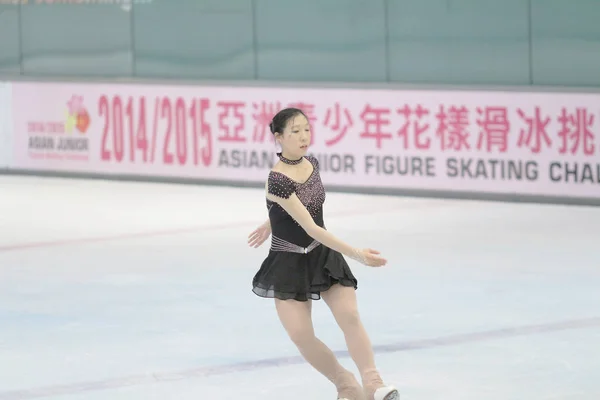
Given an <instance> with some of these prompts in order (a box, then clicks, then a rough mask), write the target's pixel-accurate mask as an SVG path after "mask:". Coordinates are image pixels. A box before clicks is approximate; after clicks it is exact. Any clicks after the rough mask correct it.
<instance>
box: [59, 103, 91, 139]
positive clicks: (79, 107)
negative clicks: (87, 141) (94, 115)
mask: <svg viewBox="0 0 600 400" xmlns="http://www.w3.org/2000/svg"><path fill="white" fill-rule="evenodd" d="M66 114H67V115H66V118H67V121H66V123H65V130H66V131H67V133H71V132H72V131H73V128H74V127H75V128H77V130H78V131H79V132H80V133H86V132H87V130H88V128H89V126H90V115H89V114H88V111H87V110H86V108H85V107H84V106H83V97H82V96H77V95H73V96H72V97H71V100H69V101H68V102H67V112H66Z"/></svg>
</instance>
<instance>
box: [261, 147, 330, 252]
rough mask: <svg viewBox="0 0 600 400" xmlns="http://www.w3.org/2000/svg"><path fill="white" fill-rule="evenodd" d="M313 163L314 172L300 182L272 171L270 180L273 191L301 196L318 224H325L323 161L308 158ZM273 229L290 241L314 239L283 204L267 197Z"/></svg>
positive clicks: (273, 231) (283, 194) (274, 233)
mask: <svg viewBox="0 0 600 400" xmlns="http://www.w3.org/2000/svg"><path fill="white" fill-rule="evenodd" d="M306 159H307V160H308V161H310V163H311V164H312V166H313V172H312V174H311V175H310V176H309V178H308V179H307V180H306V182H303V183H300V182H296V181H294V180H292V179H291V178H289V177H287V176H286V175H284V174H282V173H280V172H275V171H271V172H270V173H269V178H268V182H267V189H268V191H269V193H271V194H273V195H275V196H277V197H281V198H284V199H288V198H289V197H290V196H291V195H292V194H293V193H295V194H296V196H298V199H299V200H300V202H301V203H302V204H303V205H304V206H305V207H306V209H307V210H308V212H309V214H310V215H311V216H312V218H313V220H314V221H315V223H316V224H317V225H319V226H321V227H324V223H323V204H324V203H325V189H324V188H323V183H322V181H321V175H320V173H319V162H318V160H317V159H316V158H315V157H310V156H309V157H306ZM267 208H268V210H269V219H270V222H271V231H272V233H273V235H274V236H278V237H281V238H284V239H286V240H290V239H291V240H294V239H295V240H294V242H298V241H300V242H301V243H298V244H299V245H303V244H304V243H306V242H310V241H311V240H312V239H311V238H310V237H309V236H308V235H307V234H306V232H304V230H303V229H302V227H301V226H300V225H299V224H298V223H297V222H296V221H295V220H294V219H293V218H292V217H291V216H290V215H289V214H288V213H287V212H286V211H285V210H284V209H283V207H281V206H280V205H279V204H277V203H275V202H273V201H271V200H269V199H267Z"/></svg>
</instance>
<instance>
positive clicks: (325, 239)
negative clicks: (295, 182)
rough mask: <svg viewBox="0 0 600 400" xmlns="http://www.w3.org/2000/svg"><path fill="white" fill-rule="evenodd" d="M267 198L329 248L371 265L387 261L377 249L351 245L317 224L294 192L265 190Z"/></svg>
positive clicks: (381, 264)
mask: <svg viewBox="0 0 600 400" xmlns="http://www.w3.org/2000/svg"><path fill="white" fill-rule="evenodd" d="M267 198H268V199H269V200H271V201H273V202H276V203H277V204H279V205H280V206H281V207H282V208H283V209H284V210H285V211H286V212H287V213H288V214H289V215H290V216H291V217H292V218H294V220H296V222H298V224H300V226H301V227H302V228H303V229H304V230H305V231H306V233H307V234H308V235H309V236H310V237H312V238H313V239H315V240H316V241H318V242H319V243H321V244H323V245H325V246H327V247H329V248H330V249H333V250H336V251H339V252H340V253H342V254H344V255H346V256H348V257H350V258H353V259H355V260H357V261H359V262H361V263H363V264H365V265H369V266H372V267H380V266H383V265H385V264H386V263H387V260H386V259H384V258H383V257H381V256H379V252H378V251H376V250H372V249H357V248H355V247H352V246H350V245H349V244H347V243H344V242H343V241H341V240H340V239H338V238H337V237H335V236H334V235H333V234H331V233H330V232H329V231H327V230H325V229H323V228H321V227H320V226H319V225H317V224H316V223H315V221H314V220H313V218H312V216H311V215H310V213H309V212H308V210H307V209H306V207H304V204H302V202H301V201H300V199H299V198H298V196H296V193H292V194H291V195H290V196H289V197H287V198H283V197H279V196H276V195H274V194H272V193H270V192H269V191H268V190H267Z"/></svg>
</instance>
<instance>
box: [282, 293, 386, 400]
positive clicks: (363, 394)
mask: <svg viewBox="0 0 600 400" xmlns="http://www.w3.org/2000/svg"><path fill="white" fill-rule="evenodd" d="M321 297H322V298H323V300H324V301H325V303H326V304H327V306H328V307H329V308H330V310H331V312H332V313H333V316H334V318H335V320H336V322H337V324H338V325H339V327H340V328H341V329H342V332H343V333H344V337H345V339H346V346H347V347H348V351H349V353H350V356H351V357H352V360H353V361H354V363H355V364H356V366H357V367H358V370H359V372H360V375H361V379H362V387H361V385H360V384H359V383H358V382H357V380H356V378H355V377H354V375H353V374H352V373H351V372H350V371H348V370H347V369H345V368H344V367H343V366H342V365H341V364H340V363H339V362H338V360H337V359H336V357H335V355H334V354H333V352H332V351H331V350H330V349H329V348H328V347H327V346H326V345H325V344H324V343H323V342H321V341H320V340H319V339H318V338H317V337H316V336H315V332H314V329H313V324H312V318H311V311H312V303H311V301H310V300H309V301H306V302H300V301H296V300H279V299H275V305H276V309H277V314H278V316H279V319H280V321H281V323H282V324H283V327H284V328H285V330H286V332H287V334H288V335H289V337H290V339H291V340H292V341H293V342H294V344H295V345H296V347H298V350H299V351H300V354H302V356H303V357H304V359H305V360H306V361H307V362H308V363H309V364H310V365H312V366H313V367H314V368H315V369H316V370H317V371H319V372H320V373H321V374H323V375H324V376H325V377H326V378H327V379H329V380H330V381H331V382H332V383H333V384H334V385H335V386H336V388H337V391H338V397H340V398H347V399H349V400H364V399H367V400H372V399H373V393H374V392H375V390H376V389H377V388H379V387H382V386H384V385H383V381H382V379H381V377H380V376H379V373H378V371H377V369H376V367H375V360H374V356H373V349H372V346H371V341H370V339H369V336H368V335H367V332H366V330H365V328H364V326H363V324H362V322H361V320H360V317H359V314H358V308H357V302H356V292H355V289H354V288H353V287H344V286H342V285H339V284H336V285H334V286H333V287H332V288H331V289H329V290H328V291H326V292H323V293H321Z"/></svg>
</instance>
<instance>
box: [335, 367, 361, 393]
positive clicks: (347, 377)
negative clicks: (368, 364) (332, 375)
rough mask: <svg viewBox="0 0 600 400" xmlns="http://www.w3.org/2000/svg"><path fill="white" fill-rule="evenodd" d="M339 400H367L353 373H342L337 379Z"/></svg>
mask: <svg viewBox="0 0 600 400" xmlns="http://www.w3.org/2000/svg"><path fill="white" fill-rule="evenodd" d="M334 383H335V386H336V389H337V392H338V396H337V400H365V397H364V394H363V390H362V387H361V386H360V383H358V381H357V380H356V378H355V377H354V374H352V372H350V371H347V370H344V371H340V373H338V375H337V376H336V379H335V382H334Z"/></svg>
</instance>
